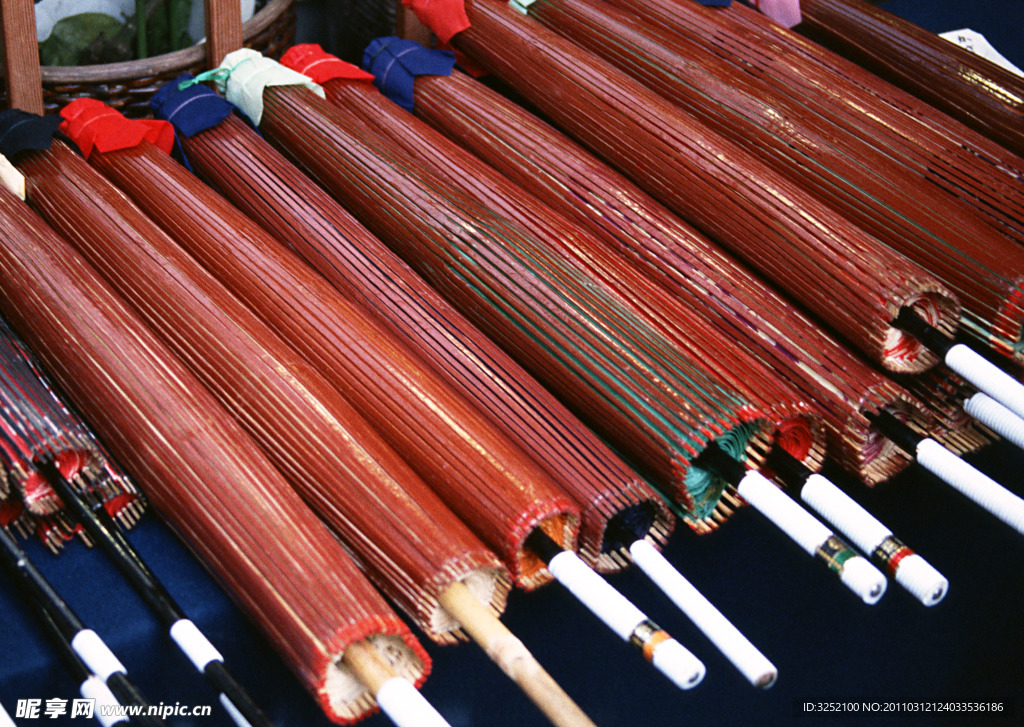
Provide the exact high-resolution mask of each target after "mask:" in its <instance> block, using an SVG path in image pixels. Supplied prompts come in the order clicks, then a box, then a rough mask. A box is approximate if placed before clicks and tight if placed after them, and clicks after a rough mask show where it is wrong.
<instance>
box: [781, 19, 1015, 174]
mask: <svg viewBox="0 0 1024 727" xmlns="http://www.w3.org/2000/svg"><path fill="white" fill-rule="evenodd" d="M801 10H802V11H803V19H804V26H803V27H801V28H800V31H801V32H803V33H805V34H807V35H808V36H809V37H811V38H814V39H818V40H822V41H823V42H824V43H825V44H826V45H829V46H830V47H832V48H834V49H837V50H838V51H839V52H841V53H842V54H843V55H845V56H846V57H848V58H850V59H851V60H855V61H857V62H858V63H860V64H861V65H863V66H864V67H865V68H868V69H869V70H871V71H873V72H874V73H877V74H878V75H879V76H881V77H882V78H884V79H886V80H888V81H891V82H892V83H894V84H896V85H897V86H899V87H900V88H903V89H905V90H907V91H909V92H911V93H913V94H914V95H915V96H917V97H918V98H921V99H923V100H925V101H927V102H928V103H930V104H932V105H933V106H935V108H937V109H941V110H942V111H944V112H946V113H947V114H949V115H950V116H952V117H953V118H955V119H958V120H960V121H962V122H963V123H965V124H967V125H968V126H970V127H971V128H972V129H976V130H977V131H980V132H981V133H982V134H985V135H986V136H988V137H989V138H990V139H993V140H994V141H997V142H999V143H1000V144H1002V145H1003V146H1005V147H1006V148H1007V149H1009V150H1011V151H1013V152H1014V153H1016V154H1024V79H1022V78H1021V77H1020V76H1018V75H1017V74H1015V73H1013V72H1011V71H1009V70H1007V69H1005V68H1002V67H1001V66H999V65H997V64H995V63H992V62H990V61H988V60H987V59H985V58H982V57H981V56H979V55H977V54H976V53H972V52H971V51H969V50H966V49H965V48H961V47H960V46H958V45H956V44H955V43H951V42H950V41H948V40H946V39H945V38H940V37H939V36H937V35H935V34H934V33H932V32H930V31H927V30H925V29H924V28H920V27H918V26H916V25H914V24H913V23H911V22H909V21H907V20H903V19H902V18H900V17H898V16H896V15H893V14H892V13H890V12H888V11H887V10H883V9H882V8H879V7H876V6H874V5H872V4H870V3H867V2H861V0H802V2H801Z"/></svg>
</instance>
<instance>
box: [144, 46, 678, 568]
mask: <svg viewBox="0 0 1024 727" xmlns="http://www.w3.org/2000/svg"><path fill="white" fill-rule="evenodd" d="M341 65H343V66H345V67H347V68H348V69H351V70H354V71H355V72H356V73H360V74H362V75H364V76H366V75H368V74H364V73H362V72H361V71H359V70H358V69H356V68H354V67H353V66H350V65H349V64H341ZM181 81H182V79H179V82H178V83H171V84H168V85H166V86H164V88H163V89H161V90H160V91H159V92H158V93H157V95H156V96H154V98H153V106H154V109H155V111H156V114H157V116H158V117H162V118H168V119H169V120H171V121H172V122H173V123H174V124H175V125H176V127H177V129H178V131H179V134H180V137H179V138H180V141H181V144H182V147H183V149H184V150H185V152H186V155H187V157H188V160H189V163H190V165H191V167H192V168H193V169H194V170H195V171H196V172H197V173H198V174H199V175H201V176H202V177H203V178H205V179H206V180H207V181H208V182H210V183H211V184H212V185H213V186H215V187H216V188H217V189H218V190H219V191H220V192H221V193H222V194H224V195H225V196H226V197H228V198H229V199H230V200H231V201H232V202H233V203H234V204H235V205H236V206H237V207H239V208H240V209H241V210H242V211H244V212H245V213H246V214H248V215H249V216H250V217H252V218H253V219H254V220H256V221H258V222H260V223H261V224H262V225H263V226H264V227H265V228H266V229H267V230H268V231H269V232H271V233H272V234H274V235H276V236H278V237H279V238H281V239H282V240H284V241H286V242H287V243H288V244H290V245H291V246H292V247H293V248H294V249H295V250H296V251H297V252H299V253H300V254H301V255H302V256H303V257H304V258H305V259H306V261H307V262H308V263H309V264H310V265H312V266H313V267H315V268H316V269H317V270H318V271H319V272H320V273H321V274H322V275H323V276H324V277H325V278H326V279H327V280H328V281H330V282H331V284H332V285H334V287H336V288H337V289H338V290H339V291H340V292H342V293H344V294H345V295H347V296H349V297H350V298H352V299H354V300H358V301H360V302H361V303H363V304H365V305H366V306H367V307H369V308H371V309H372V310H374V311H375V312H376V313H377V314H378V315H379V317H380V320H381V321H382V322H384V323H385V324H386V325H387V326H388V327H389V329H390V330H391V331H392V332H393V333H394V334H395V335H398V336H400V337H401V338H402V339H403V340H405V341H408V342H409V343H410V345H412V346H414V347H415V349H416V351H417V352H418V353H419V354H420V355H421V356H422V357H423V358H424V359H425V360H427V361H428V362H430V363H431V365H432V366H433V368H434V370H435V371H437V372H438V373H439V374H440V375H442V376H444V378H445V381H446V382H447V383H448V384H449V385H450V386H452V387H453V388H455V389H457V390H458V391H460V392H461V393H462V394H463V395H464V396H466V398H468V399H470V400H472V401H475V402H476V403H477V405H478V406H480V408H481V409H482V410H483V411H485V412H487V414H488V416H489V418H490V419H491V421H493V422H495V423H496V424H498V425H499V426H500V427H501V428H502V431H504V432H505V433H506V434H507V435H508V436H509V437H510V438H512V439H513V441H515V442H516V443H517V444H518V445H519V446H521V447H522V448H523V449H524V450H526V451H527V452H528V453H529V454H530V455H531V456H532V457H533V458H534V459H535V460H536V461H538V462H540V463H541V464H543V466H544V467H545V469H547V471H548V472H549V473H550V474H551V475H552V476H553V477H554V478H555V479H556V480H557V482H558V483H559V485H560V486H561V487H562V488H563V489H564V490H566V491H567V492H569V493H570V494H572V495H573V497H574V498H575V499H576V500H577V501H578V502H579V504H580V508H581V512H580V520H581V522H580V542H579V552H580V557H581V558H583V560H584V561H585V562H587V564H588V565H592V566H593V567H595V568H596V569H598V570H599V571H601V572H611V571H615V570H618V569H620V568H622V567H624V566H625V565H626V564H627V563H628V557H627V555H626V554H625V553H624V552H623V550H622V548H621V547H620V544H619V543H617V542H616V541H615V540H614V539H612V538H609V537H607V535H606V532H607V529H608V527H609V522H613V521H619V520H622V521H626V522H629V523H630V524H631V525H632V526H634V532H635V537H639V538H645V539H647V538H649V539H650V540H651V541H652V542H654V543H660V542H662V541H663V539H664V538H665V537H666V536H667V535H668V533H669V531H670V529H671V527H672V524H673V518H672V516H671V514H670V513H669V512H668V508H667V506H666V505H665V503H664V501H663V500H662V498H661V497H660V496H659V495H658V494H657V493H656V492H654V490H653V489H652V488H651V487H650V486H649V485H648V484H647V483H646V482H644V480H643V479H642V478H641V477H639V476H638V475H637V474H636V473H635V472H633V471H632V470H631V469H629V468H628V467H627V466H626V465H625V463H623V462H622V460H621V459H620V458H619V457H618V456H616V455H615V454H614V453H613V452H612V451H611V449H610V448H609V447H608V446H607V445H605V444H604V443H603V442H602V441H601V440H600V439H598V438H597V436H596V435H595V434H593V433H592V432H591V431H590V430H589V429H588V428H586V426H585V425H583V424H582V423H581V422H580V421H579V420H578V419H577V418H576V417H575V416H573V415H572V414H571V413H570V412H569V411H568V410H567V409H566V408H565V407H564V406H563V405H562V404H561V403H560V402H559V401H558V400H557V399H555V398H554V396H552V395H551V394H550V393H548V392H547V390H546V389H544V388H543V387H542V386H541V385H540V384H539V383H537V382H536V380H534V379H533V378H532V377H530V375H529V374H527V373H526V372H525V371H524V370H523V369H522V367H520V366H519V365H518V364H517V363H515V361H513V360H512V359H511V357H509V356H508V354H506V353H505V352H504V351H502V350H501V349H500V348H498V347H497V346H496V345H495V344H494V343H492V342H491V341H490V340H489V339H488V338H487V337H486V336H484V335H483V334H482V333H481V332H480V331H479V330H478V329H477V328H475V327H474V326H473V325H472V324H471V323H470V322H469V321H468V320H466V318H465V317H463V316H462V315H461V314H460V313H459V312H458V311H456V310H455V309H454V308H453V307H452V306H451V305H450V304H448V303H447V302H446V301H445V300H444V298H442V297H441V296H440V295H439V294H438V293H437V292H436V291H434V289H433V288H431V287H430V286H429V285H427V283H425V282H424V281H423V280H422V278H420V277H419V276H417V275H416V274H415V273H414V272H412V271H411V270H410V269H409V267H408V266H407V265H406V264H405V263H404V262H402V260H401V258H399V257H398V256H397V255H395V254H394V253H393V252H391V251H390V250H389V249H388V248H387V247H386V246H385V245H384V244H383V243H381V242H380V240H378V239H376V238H375V237H374V236H373V235H372V234H371V233H370V232H369V231H368V230H367V229H366V228H365V227H363V226H362V225H361V224H360V223H359V222H358V221H356V220H355V218H354V217H352V215H351V214H350V213H349V212H348V211H346V210H345V209H344V208H343V207H341V205H339V204H338V203H337V202H336V201H335V200H334V199H333V198H332V197H331V196H330V195H329V194H327V192H325V191H324V190H323V189H322V188H321V187H319V186H317V185H316V184H315V183H314V182H313V181H312V180H310V179H309V178H308V177H307V176H305V175H304V174H303V173H302V172H301V171H300V170H298V169H297V168H296V167H295V166H294V165H293V164H291V163H290V162H289V161H288V160H287V159H285V158H284V157H283V156H282V155H281V154H280V152H278V151H277V150H276V149H274V148H273V147H272V146H271V145H270V144H269V143H268V142H267V141H266V140H264V139H262V138H261V137H260V136H259V134H257V133H256V132H255V131H254V130H253V129H252V128H251V127H249V126H248V125H247V124H245V122H243V121H242V120H241V119H240V118H239V117H237V116H233V115H231V112H232V110H233V108H234V107H233V106H232V105H231V104H229V103H228V102H227V101H225V100H224V99H223V98H221V97H220V96H218V95H217V94H216V93H215V92H214V91H212V90H211V89H208V88H207V87H205V86H203V85H189V86H187V87H185V88H184V89H179V88H178V85H179V83H181ZM255 189H258V190H259V194H253V193H252V190H255Z"/></svg>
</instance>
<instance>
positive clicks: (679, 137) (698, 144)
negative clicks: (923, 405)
mask: <svg viewBox="0 0 1024 727" xmlns="http://www.w3.org/2000/svg"><path fill="white" fill-rule="evenodd" d="M468 10H469V17H470V21H471V22H472V23H473V27H472V28H470V29H469V30H466V31H463V32H462V33H460V34H459V35H457V36H456V37H455V38H454V39H453V43H454V45H455V46H456V48H458V49H460V50H462V51H463V52H465V53H466V54H467V55H469V56H470V57H471V58H472V59H473V60H474V61H476V62H478V63H481V64H482V65H484V66H485V67H486V68H487V69H488V70H491V71H492V72H494V73H495V74H496V75H498V76H499V77H501V78H503V79H504V80H506V81H507V82H509V83H510V84H511V85H513V86H514V87H516V88H517V90H518V91H519V92H520V93H522V94H523V95H524V96H526V97H527V98H529V99H530V101H531V102H533V103H534V104H536V105H537V107H538V108H539V109H541V110H542V111H543V112H544V113H546V114H548V115H549V116H550V117H551V118H552V119H553V120H554V121H555V122H556V123H558V124H559V125H560V126H562V127H563V128H565V129H566V130H568V131H570V133H572V134H573V135H574V136H575V137H576V138H577V139H579V140H580V141H582V142H583V143H584V145H586V146H589V147H591V148H592V149H593V150H595V151H598V152H599V153H600V154H601V155H602V156H604V157H605V158H607V159H608V160H610V161H612V162H613V164H614V165H616V166H618V167H619V168H620V169H621V170H622V171H625V172H626V173H627V174H628V175H629V176H631V177H633V178H634V181H636V182H637V183H638V184H639V185H640V186H642V187H645V188H646V189H647V190H648V191H649V192H651V193H652V194H654V196H656V197H659V198H660V199H661V200H662V201H663V202H666V203H668V204H669V206H670V207H672V208H674V209H676V210H677V211H678V212H679V213H680V214H682V215H683V216H684V217H686V218H688V219H689V220H690V221H691V222H693V223H694V224H696V225H697V226H698V227H699V228H701V229H702V230H704V231H705V232H707V233H709V234H711V235H712V236H713V237H715V238H717V239H718V240H719V241H720V242H722V243H723V244H726V245H728V246H729V248H730V249H731V250H732V251H733V252H734V253H736V254H737V255H739V256H740V257H742V258H744V259H745V260H746V261H747V262H749V263H750V264H751V265H752V266H754V267H756V268H757V269H758V270H760V271H761V272H762V273H763V274H764V275H765V276H766V277H768V278H769V279H770V280H772V281H773V282H775V283H776V284H778V285H779V286H781V287H783V288H785V289H786V290H787V291H789V292H790V293H791V294H792V295H793V296H794V297H796V298H797V299H798V300H800V301H801V302H802V303H803V304H804V305H805V306H806V307H807V308H809V309H811V310H814V311H815V313H816V314H817V315H820V316H823V317H825V318H827V320H828V321H829V323H830V324H831V325H832V326H833V327H834V328H835V330H836V331H837V332H839V333H840V334H841V335H843V336H845V337H846V338H848V339H850V340H851V341H854V342H855V343H856V344H857V345H858V346H859V347H860V348H861V349H862V350H864V351H865V352H867V353H868V354H869V355H870V356H871V357H873V358H875V359H876V360H878V361H880V362H882V363H883V364H884V365H885V366H886V367H888V368H890V369H893V370H904V371H913V370H923V369H925V368H927V367H928V366H929V365H931V364H933V363H934V362H935V360H936V358H935V356H934V355H932V354H931V353H929V352H927V351H926V350H924V349H923V347H922V346H921V345H920V344H919V343H918V342H917V341H916V340H915V339H913V338H912V337H910V336H909V335H907V334H904V333H902V332H901V331H900V330H898V329H897V328H896V327H895V326H894V325H893V320H894V319H895V318H896V316H897V315H898V314H899V313H900V312H901V311H903V310H905V309H906V310H913V311H916V312H917V313H918V314H919V315H922V316H924V317H925V318H927V319H929V320H930V321H931V322H932V323H933V324H935V325H936V326H938V327H939V328H941V329H943V330H945V331H947V332H951V331H952V330H953V329H954V328H955V326H956V318H957V315H958V313H959V310H958V306H957V304H956V302H955V300H954V299H953V298H952V297H951V296H950V295H949V294H948V293H947V292H946V291H945V289H944V288H943V286H942V285H941V284H939V283H938V282H937V281H935V280H934V279H933V278H931V276H929V275H928V274H927V273H925V271H923V270H922V269H921V268H919V267H917V266H916V265H913V264H912V263H910V262H909V261H907V260H906V259H905V258H902V257H900V256H898V255H893V254H891V253H890V252H888V251H887V250H886V249H885V247H884V246H883V245H881V244H880V243H879V242H878V241H877V240H875V239H874V238H872V237H870V236H868V235H867V234H865V233H864V232H862V231H861V230H859V229H858V228H856V227H853V226H852V225H850V223H849V222H848V221H846V220H845V219H843V218H841V217H840V216H839V215H837V214H836V213H835V212H834V211H832V210H831V209H830V208H829V207H827V206H826V205H824V204H822V203H820V202H817V201H815V200H813V199H812V198H810V197H809V196H808V195H806V194H805V193H804V192H803V191H802V190H800V189H799V188H798V187H796V186H795V185H793V184H792V183H791V182H789V181H788V180H786V179H785V178H783V177H781V176H780V175H778V174H776V173H773V172H772V171H771V170H770V169H768V168H767V167H765V166H764V164H763V163H761V162H759V161H758V160H757V159H755V158H754V157H752V156H751V155H750V154H748V153H747V152H745V151H743V150H742V149H741V148H740V147H738V146H736V145H735V144H732V143H730V142H728V141H726V140H725V139H723V138H722V137H721V136H719V135H718V134H716V133H715V132H713V131H711V130H710V129H708V128H707V127H705V126H703V125H701V124H699V123H697V122H696V121H694V120H693V119H692V118H691V117H689V116H687V115H686V114H684V113H683V112H681V111H680V110H678V109H677V108H676V107H675V106H673V105H672V104H671V103H669V102H668V101H666V100H664V99H662V98H661V97H659V96H657V95H656V94H654V93H653V92H651V91H648V90H647V89H645V88H644V87H642V86H641V85H639V84H638V83H637V82H635V81H633V80H632V79H630V78H629V77H628V76H626V75H625V74H623V73H622V72H620V71H618V70H616V69H614V68H612V67H611V66H609V65H608V64H606V63H604V62H602V61H600V60H599V59H597V58H595V57H594V56H592V55H590V54H588V53H586V52H585V51H582V50H580V49H579V48H577V47H576V46H574V45H573V44H571V43H570V42H568V41H566V40H564V39H562V38H559V37H558V36H556V35H554V34H553V33H551V32H550V31H548V30H546V29H545V28H543V27H542V26H540V25H539V24H537V23H536V22H535V21H532V20H531V19H529V18H526V17H524V16H523V15H522V14H520V13H518V12H516V11H515V10H512V9H509V8H503V7H499V6H498V5H497V4H496V3H494V2H492V1H491V0H483V1H481V2H476V3H473V4H471V5H470V6H469V8H468ZM513 59H515V60H513ZM837 297H838V298H839V300H838V301H837V300H836V298H837Z"/></svg>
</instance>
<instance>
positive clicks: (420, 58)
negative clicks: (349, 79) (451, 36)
mask: <svg viewBox="0 0 1024 727" xmlns="http://www.w3.org/2000/svg"><path fill="white" fill-rule="evenodd" d="M453 68H455V54H454V53H452V52H451V51H446V50H430V49H429V48H424V47H423V46H422V45H420V44H419V43H417V42H415V41H412V40H402V39H401V38H397V37H395V36H389V37H385V38H377V39H375V40H372V41H370V44H369V45H368V46H366V50H365V51H363V70H365V71H369V72H370V73H372V74H373V75H374V81H373V83H374V85H375V86H377V88H379V89H380V91H381V93H383V94H384V95H385V96H387V97H388V98H389V99H391V100H392V101H394V102H395V103H397V104H398V105H399V106H401V107H403V108H404V109H406V110H408V111H412V106H413V84H414V82H415V80H416V76H424V75H430V76H450V75H451V73H452V69H453Z"/></svg>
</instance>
